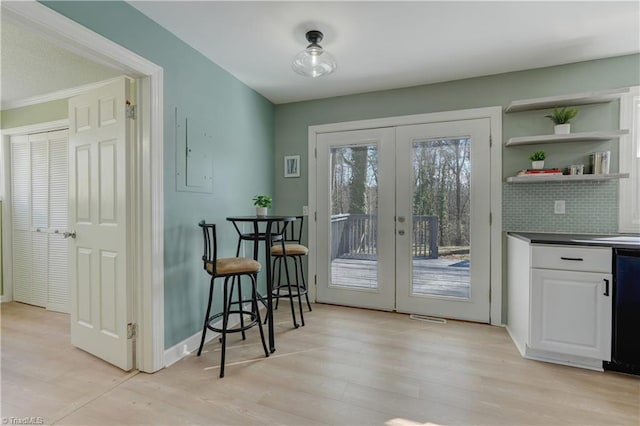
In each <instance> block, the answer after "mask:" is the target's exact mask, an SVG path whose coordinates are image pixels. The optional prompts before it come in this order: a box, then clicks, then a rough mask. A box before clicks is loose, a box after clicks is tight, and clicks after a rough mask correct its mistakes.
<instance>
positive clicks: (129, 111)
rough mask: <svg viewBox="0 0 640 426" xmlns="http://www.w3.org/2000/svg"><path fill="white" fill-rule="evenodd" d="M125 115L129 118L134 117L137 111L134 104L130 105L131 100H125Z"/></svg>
mask: <svg viewBox="0 0 640 426" xmlns="http://www.w3.org/2000/svg"><path fill="white" fill-rule="evenodd" d="M126 115H127V118H131V119H134V120H135V119H136V115H137V111H136V106H135V105H131V102H129V101H127V111H126Z"/></svg>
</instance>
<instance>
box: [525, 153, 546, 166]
mask: <svg viewBox="0 0 640 426" xmlns="http://www.w3.org/2000/svg"><path fill="white" fill-rule="evenodd" d="M545 157H546V155H545V153H544V151H536V152H534V153H533V154H531V155H530V156H529V160H531V168H532V169H542V168H543V167H544V159H545Z"/></svg>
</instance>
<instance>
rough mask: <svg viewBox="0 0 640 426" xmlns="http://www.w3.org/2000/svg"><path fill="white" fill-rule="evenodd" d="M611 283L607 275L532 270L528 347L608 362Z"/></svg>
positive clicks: (609, 350)
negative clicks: (529, 345) (529, 339)
mask: <svg viewBox="0 0 640 426" xmlns="http://www.w3.org/2000/svg"><path fill="white" fill-rule="evenodd" d="M610 285H611V275H610V274H602V273H591V272H575V271H554V270H551V269H537V268H534V269H532V270H531V341H530V343H531V347H532V348H534V349H540V350H545V351H552V352H557V353H562V354H569V355H577V356H582V357H587V358H595V359H598V360H604V361H610V360H611V298H610V297H608V296H605V294H609V292H610V290H611V289H610ZM607 290H609V292H607Z"/></svg>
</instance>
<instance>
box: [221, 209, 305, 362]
mask: <svg viewBox="0 0 640 426" xmlns="http://www.w3.org/2000/svg"><path fill="white" fill-rule="evenodd" d="M227 220H228V221H230V222H232V223H233V226H234V227H235V228H236V231H237V232H238V249H237V250H238V252H239V251H240V244H241V243H242V241H253V259H254V260H258V246H259V243H260V241H264V248H265V263H266V279H267V318H268V325H269V349H270V351H271V352H272V353H273V352H275V351H276V345H275V339H274V336H273V295H272V289H273V282H272V281H273V279H272V276H271V275H272V272H271V244H273V242H274V241H279V240H281V239H282V232H283V230H284V226H280V224H284V225H285V226H286V225H287V224H288V223H289V222H293V221H295V220H296V217H295V216H230V217H228V218H227ZM245 223H250V224H252V229H251V230H250V231H249V232H243V231H241V230H240V228H239V227H238V224H245ZM274 224H277V225H276V227H275V228H274ZM261 225H262V226H261ZM261 228H262V229H261Z"/></svg>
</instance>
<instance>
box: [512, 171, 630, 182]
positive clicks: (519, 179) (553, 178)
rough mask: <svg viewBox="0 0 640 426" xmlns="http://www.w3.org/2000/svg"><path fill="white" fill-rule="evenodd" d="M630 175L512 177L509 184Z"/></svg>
mask: <svg viewBox="0 0 640 426" xmlns="http://www.w3.org/2000/svg"><path fill="white" fill-rule="evenodd" d="M628 177H629V173H609V174H608V175H562V176H557V175H556V176H538V175H536V176H512V177H508V178H507V182H508V183H538V182H569V181H571V182H574V181H585V180H612V179H624V178H628Z"/></svg>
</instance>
